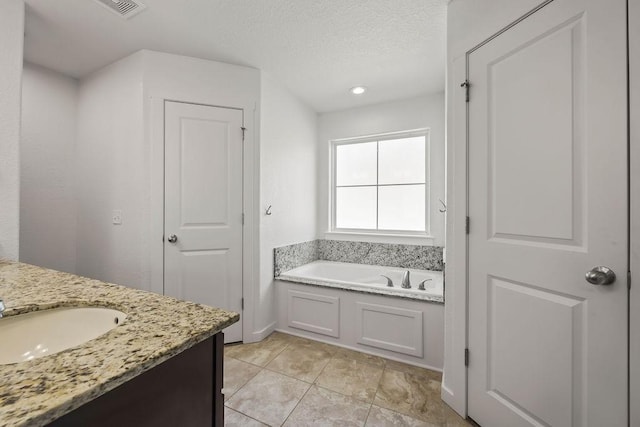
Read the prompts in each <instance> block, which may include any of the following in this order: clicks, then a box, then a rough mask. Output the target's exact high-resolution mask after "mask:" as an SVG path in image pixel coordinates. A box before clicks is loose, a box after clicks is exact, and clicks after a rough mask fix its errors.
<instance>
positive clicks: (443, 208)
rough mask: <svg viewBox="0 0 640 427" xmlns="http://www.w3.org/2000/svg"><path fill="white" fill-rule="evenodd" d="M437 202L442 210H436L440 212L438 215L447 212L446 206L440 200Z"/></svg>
mask: <svg viewBox="0 0 640 427" xmlns="http://www.w3.org/2000/svg"><path fill="white" fill-rule="evenodd" d="M438 201H439V202H440V204H441V205H442V208H440V209H438V211H440V213H445V212H446V211H447V205H445V203H444V202H443V201H442V199H438Z"/></svg>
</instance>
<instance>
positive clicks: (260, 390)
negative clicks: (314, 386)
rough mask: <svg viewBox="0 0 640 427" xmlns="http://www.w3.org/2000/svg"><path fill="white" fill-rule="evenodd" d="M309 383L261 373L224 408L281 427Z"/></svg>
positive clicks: (267, 372) (269, 372)
mask: <svg viewBox="0 0 640 427" xmlns="http://www.w3.org/2000/svg"><path fill="white" fill-rule="evenodd" d="M309 387H310V384H307V383H305V382H303V381H300V380H296V379H293V378H289V377H286V376H284V375H281V374H278V373H276V372H271V371H268V370H262V371H261V372H260V373H258V375H256V376H255V377H253V378H252V379H251V380H249V382H248V383H247V384H245V385H244V386H243V387H242V388H241V389H240V390H238V391H237V392H236V394H234V395H233V396H232V397H231V399H229V400H228V401H227V406H229V407H230V408H231V409H234V410H236V411H238V412H242V413H243V414H245V415H248V416H249V417H251V418H254V419H256V420H258V421H261V422H263V423H266V424H269V425H272V426H280V425H282V423H283V422H284V421H285V420H286V419H287V417H288V416H289V414H290V413H291V411H293V408H295V406H296V405H297V404H298V402H299V401H300V399H301V398H302V396H303V395H304V393H305V392H306V391H307V390H308V388H309Z"/></svg>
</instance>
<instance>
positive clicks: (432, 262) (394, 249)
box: [318, 239, 443, 271]
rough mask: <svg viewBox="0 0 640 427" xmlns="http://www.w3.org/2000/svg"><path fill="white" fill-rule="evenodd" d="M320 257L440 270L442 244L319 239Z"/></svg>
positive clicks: (326, 259)
mask: <svg viewBox="0 0 640 427" xmlns="http://www.w3.org/2000/svg"><path fill="white" fill-rule="evenodd" d="M318 256H319V259H321V260H325V261H338V262H351V263H356V264H367V265H385V266H387V267H400V268H417V269H420V270H432V271H442V267H443V264H442V247H441V246H418V245H398V244H390V243H367V242H347V241H340V240H324V239H321V240H319V246H318Z"/></svg>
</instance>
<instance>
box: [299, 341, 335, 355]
mask: <svg viewBox="0 0 640 427" xmlns="http://www.w3.org/2000/svg"><path fill="white" fill-rule="evenodd" d="M295 338H297V341H293V342H291V345H292V346H296V347H307V348H313V349H319V350H323V351H326V352H328V353H330V354H331V355H332V356H333V355H334V354H336V352H337V351H338V350H339V349H340V347H337V346H335V345H332V344H327V343H323V342H320V341H314V340H310V339H307V338H301V337H295Z"/></svg>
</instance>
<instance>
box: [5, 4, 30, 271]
mask: <svg viewBox="0 0 640 427" xmlns="http://www.w3.org/2000/svg"><path fill="white" fill-rule="evenodd" d="M23 44H24V3H23V1H22V0H2V1H1V2H0V52H1V54H0V201H1V202H0V258H5V259H11V260H17V259H18V251H19V249H18V248H19V228H20V225H19V224H20V212H19V206H20V149H19V147H20V97H21V87H20V84H21V83H20V82H21V79H22V50H23Z"/></svg>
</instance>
